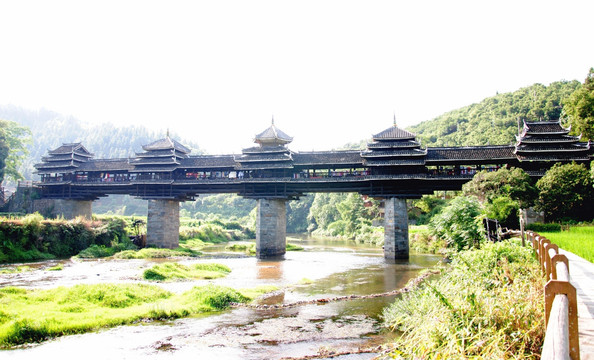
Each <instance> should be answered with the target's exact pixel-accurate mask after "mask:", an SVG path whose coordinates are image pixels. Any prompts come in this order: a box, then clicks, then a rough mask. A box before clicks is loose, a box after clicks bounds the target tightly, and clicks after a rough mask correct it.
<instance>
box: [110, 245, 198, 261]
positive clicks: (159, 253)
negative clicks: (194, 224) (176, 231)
mask: <svg viewBox="0 0 594 360" xmlns="http://www.w3.org/2000/svg"><path fill="white" fill-rule="evenodd" d="M200 255H202V253H201V252H200V251H196V250H192V249H188V248H185V247H178V248H177V249H158V248H144V249H140V250H125V251H122V252H119V253H116V254H115V255H114V258H116V259H164V258H175V257H198V256H200Z"/></svg>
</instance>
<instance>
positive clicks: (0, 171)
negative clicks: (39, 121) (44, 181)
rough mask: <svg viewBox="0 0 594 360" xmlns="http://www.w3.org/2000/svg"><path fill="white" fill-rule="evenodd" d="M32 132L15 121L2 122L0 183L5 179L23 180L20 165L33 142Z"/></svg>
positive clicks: (0, 132) (0, 133) (0, 131)
mask: <svg viewBox="0 0 594 360" xmlns="http://www.w3.org/2000/svg"><path fill="white" fill-rule="evenodd" d="M30 136H31V131H29V129H28V128H26V127H23V126H19V125H18V124H17V123H15V122H13V121H6V120H0V183H2V181H4V178H5V177H6V178H8V179H10V180H20V179H23V176H22V175H21V173H20V171H19V166H20V164H21V163H22V162H23V161H24V160H25V159H26V157H27V155H28V153H29V152H28V149H27V147H26V145H27V144H29V143H30V142H31V137H30Z"/></svg>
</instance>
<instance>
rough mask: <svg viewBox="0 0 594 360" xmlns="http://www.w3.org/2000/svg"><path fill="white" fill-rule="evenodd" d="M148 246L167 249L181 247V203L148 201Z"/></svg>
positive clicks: (174, 201) (175, 201)
mask: <svg viewBox="0 0 594 360" xmlns="http://www.w3.org/2000/svg"><path fill="white" fill-rule="evenodd" d="M146 244H147V245H152V246H156V247H159V248H166V249H175V248H177V247H178V246H179V201H177V200H149V201H148V216H147V223H146Z"/></svg>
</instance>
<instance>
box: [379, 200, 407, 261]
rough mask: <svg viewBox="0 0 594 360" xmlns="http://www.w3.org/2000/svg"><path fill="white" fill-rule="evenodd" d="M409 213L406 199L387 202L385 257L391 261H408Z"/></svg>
mask: <svg viewBox="0 0 594 360" xmlns="http://www.w3.org/2000/svg"><path fill="white" fill-rule="evenodd" d="M408 255H409V247H408V213H407V211H406V199H400V198H388V199H386V200H385V214H384V257H385V258H386V259H389V260H396V259H408Z"/></svg>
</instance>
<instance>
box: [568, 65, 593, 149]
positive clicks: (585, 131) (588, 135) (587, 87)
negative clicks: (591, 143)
mask: <svg viewBox="0 0 594 360" xmlns="http://www.w3.org/2000/svg"><path fill="white" fill-rule="evenodd" d="M563 110H564V112H565V114H566V115H567V117H568V119H569V123H570V124H571V128H572V131H573V132H575V133H576V134H582V137H583V138H584V140H588V139H594V68H590V71H589V72H588V76H587V77H586V80H585V81H584V84H583V85H582V86H581V87H580V88H579V89H577V90H576V91H574V92H573V94H571V96H569V98H567V99H566V100H565V102H564V107H563Z"/></svg>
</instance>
